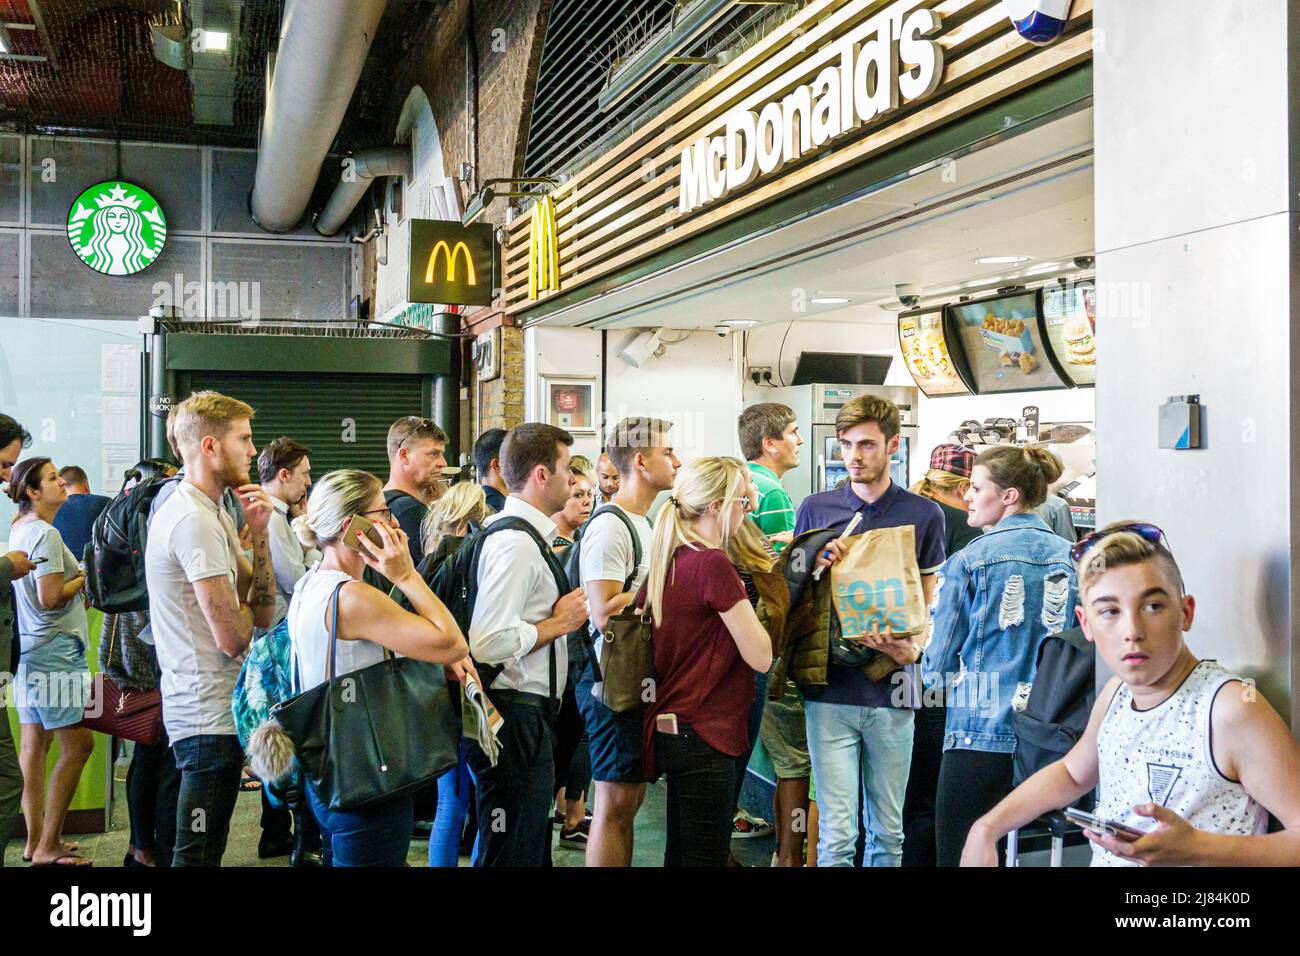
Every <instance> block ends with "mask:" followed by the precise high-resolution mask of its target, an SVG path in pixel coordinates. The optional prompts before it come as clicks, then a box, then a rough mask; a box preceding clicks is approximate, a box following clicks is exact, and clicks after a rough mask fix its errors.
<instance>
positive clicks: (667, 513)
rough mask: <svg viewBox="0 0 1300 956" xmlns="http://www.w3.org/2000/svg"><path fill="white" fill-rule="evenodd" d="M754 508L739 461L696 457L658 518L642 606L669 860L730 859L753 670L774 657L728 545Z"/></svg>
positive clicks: (718, 862)
mask: <svg viewBox="0 0 1300 956" xmlns="http://www.w3.org/2000/svg"><path fill="white" fill-rule="evenodd" d="M750 506H751V501H750V484H749V475H748V472H747V471H746V469H745V466H744V465H743V464H742V463H741V462H740V461H738V460H737V459H734V458H699V459H696V460H695V461H693V462H691V463H690V464H688V465H686V466H685V467H684V468H682V469H681V470H680V471H679V472H678V473H677V478H676V481H675V482H674V483H673V492H672V495H671V496H670V497H669V498H668V501H667V503H666V504H665V505H664V507H663V508H662V509H661V510H660V512H659V515H658V517H657V519H656V521H655V531H654V543H653V545H652V547H651V555H650V572H649V576H648V578H647V581H646V586H645V589H644V590H643V593H642V596H641V597H640V598H639V600H638V604H641V605H642V606H644V605H647V604H648V605H649V608H650V610H651V613H652V614H653V618H654V625H655V630H654V649H655V674H656V680H655V695H654V700H653V701H652V702H651V703H650V704H649V705H648V707H647V709H646V714H645V729H644V735H645V736H644V740H645V767H646V772H647V776H648V777H649V779H651V780H653V779H655V778H657V777H658V776H659V774H660V773H663V774H666V775H667V777H668V833H667V840H666V843H665V846H664V865H665V866H726V865H727V849H728V846H729V844H730V840H731V826H732V808H733V805H734V788H735V782H736V774H737V764H738V761H739V760H740V759H741V756H742V755H743V754H744V753H746V752H747V750H748V746H749V740H748V724H749V713H750V708H751V707H752V705H753V703H754V672H755V671H759V672H765V671H766V670H767V669H768V668H769V667H770V666H771V665H772V641H771V638H769V637H768V634H767V631H766V630H764V628H763V625H762V624H761V623H760V622H759V619H758V615H757V614H756V613H755V611H754V607H753V605H751V604H750V602H749V600H748V598H747V596H746V593H745V585H744V584H743V583H742V582H741V579H740V575H739V574H737V572H736V567H735V565H734V564H733V563H732V560H731V558H730V557H729V556H728V553H727V548H728V546H729V545H730V544H731V543H732V541H733V539H734V538H735V537H736V535H737V534H738V533H740V528H741V527H742V525H743V522H744V521H745V512H746V509H748V508H749V507H750Z"/></svg>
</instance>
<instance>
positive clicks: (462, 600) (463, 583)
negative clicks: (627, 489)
mask: <svg viewBox="0 0 1300 956" xmlns="http://www.w3.org/2000/svg"><path fill="white" fill-rule="evenodd" d="M509 530H514V531H523V532H526V533H527V534H528V536H529V537H531V538H532V539H533V540H534V541H535V542H536V543H537V547H538V549H539V550H540V551H541V552H542V556H543V558H545V559H546V563H547V565H548V566H549V567H550V569H551V573H552V574H553V575H554V576H555V586H556V587H557V588H558V589H559V593H560V597H564V595H565V594H567V593H568V592H569V590H570V588H569V586H568V581H567V580H566V579H565V576H564V568H563V567H561V565H560V562H559V561H558V560H557V559H556V558H555V556H554V555H553V554H552V552H551V545H550V543H549V542H547V541H544V540H542V536H541V535H540V534H538V533H537V529H536V528H534V527H533V526H532V525H531V524H529V523H528V522H527V521H525V520H524V519H523V518H520V517H516V516H515V515H507V516H505V517H502V518H498V519H497V520H496V521H493V522H492V523H490V524H488V525H485V526H484V527H483V528H481V529H480V530H478V531H475V532H474V533H473V534H471V535H469V536H468V537H466V538H463V539H458V540H457V541H456V542H455V543H453V542H451V541H449V540H444V542H443V545H446V546H445V547H444V546H442V545H440V546H439V548H438V550H437V551H435V552H434V553H433V554H430V555H425V557H424V560H422V561H421V562H420V565H419V567H418V568H416V571H417V572H418V573H419V575H420V577H422V578H424V581H425V583H426V584H428V585H429V590H431V591H432V592H433V593H434V594H436V595H437V596H438V600H440V601H442V603H443V604H445V605H446V606H447V610H448V611H450V612H451V616H452V617H454V618H455V619H456V623H457V624H458V625H460V629H461V631H462V632H463V633H464V634H465V636H466V637H467V638H468V636H469V625H470V621H472V620H473V618H474V602H475V601H476V600H477V599H478V559H479V554H480V553H481V552H482V550H483V542H485V541H486V540H487V539H488V538H489V537H490V536H491V535H493V534H495V533H496V532H498V531H509ZM394 590H395V589H394ZM390 593H391V592H390ZM392 597H393V598H394V599H395V600H397V601H398V603H399V604H400V605H401V606H402V607H403V608H404V609H406V610H408V611H413V610H414V608H412V606H411V603H410V601H408V600H407V599H406V596H405V595H402V594H401V593H400V592H398V593H394V594H392ZM474 667H475V669H476V670H477V671H478V673H479V676H480V677H481V678H483V687H484V689H486V688H488V687H491V686H492V682H493V681H494V680H496V678H497V675H498V674H500V673H501V670H502V666H501V665H500V664H483V663H480V662H479V661H477V660H475V661H474ZM555 685H556V680H555V647H554V642H552V646H551V686H552V687H554V686H555ZM551 696H552V697H554V696H555V695H554V694H552V695H551Z"/></svg>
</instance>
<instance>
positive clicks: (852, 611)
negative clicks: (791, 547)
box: [831, 525, 927, 680]
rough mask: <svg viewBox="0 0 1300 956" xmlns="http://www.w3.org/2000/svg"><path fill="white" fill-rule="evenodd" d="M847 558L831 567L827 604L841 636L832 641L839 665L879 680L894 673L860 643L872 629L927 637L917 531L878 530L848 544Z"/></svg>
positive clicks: (886, 661) (906, 527)
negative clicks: (832, 609)
mask: <svg viewBox="0 0 1300 956" xmlns="http://www.w3.org/2000/svg"><path fill="white" fill-rule="evenodd" d="M846 543H847V544H848V545H849V553H848V554H846V555H845V556H844V557H843V558H842V559H841V560H839V561H838V562H836V563H835V564H834V565H833V566H832V567H831V600H832V602H833V604H834V607H835V616H836V619H837V620H838V621H839V625H840V627H839V630H840V633H839V635H838V636H833V637H832V640H831V657H832V659H833V660H834V661H835V663H837V664H844V665H848V666H854V667H865V668H866V673H867V676H868V677H870V678H871V679H872V680H879V679H881V678H882V677H884V676H886V675H887V674H889V673H891V672H892V671H894V670H896V669H897V668H898V666H899V665H898V664H896V663H894V661H893V660H891V659H890V658H889V656H888V655H886V654H881V653H879V652H878V651H875V650H873V649H871V648H869V647H867V646H866V645H865V644H863V643H861V641H860V638H861V637H862V636H863V635H866V634H870V633H871V629H872V625H873V624H874V625H875V626H877V627H878V628H879V629H880V630H882V631H883V630H884V629H885V628H886V627H888V628H889V629H890V630H891V631H892V633H893V636H894V637H917V636H919V635H921V634H923V633H924V632H925V629H926V624H927V610H926V606H925V592H924V591H923V590H922V589H921V569H920V566H919V565H918V564H917V562H916V529H915V528H914V527H913V526H912V525H901V526H899V527H896V528H876V529H874V530H872V531H867V532H865V533H863V534H859V535H853V536H852V537H849V538H847V539H846Z"/></svg>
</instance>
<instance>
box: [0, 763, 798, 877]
mask: <svg viewBox="0 0 1300 956" xmlns="http://www.w3.org/2000/svg"><path fill="white" fill-rule="evenodd" d="M114 769H115V770H116V771H117V773H116V777H117V782H116V785H115V787H114V793H115V796H114V801H113V820H112V826H111V829H110V830H109V831H108V832H107V833H96V834H84V835H79V836H70V837H68V839H69V840H72V841H75V842H77V843H80V844H81V850H80V851H79V852H80V854H81V855H82V856H85V857H88V858H89V859H92V860H94V861H95V865H96V866H108V867H116V866H121V865H122V857H123V856H124V855H125V854H126V848H127V844H128V842H129V840H130V830H129V827H128V823H127V813H126V791H125V785H124V783H123V781H124V780H125V779H126V768H125V766H123V765H120V764H119V765H118V766H117V767H115V768H114ZM666 792H667V790H666V787H665V786H664V783H663V781H662V780H661V781H660V782H659V783H658V784H655V785H653V786H651V787H650V788H649V791H648V792H647V794H646V802H645V805H644V806H643V807H642V809H641V812H640V813H639V814H638V815H637V821H636V850H635V852H634V855H633V866H656V867H657V866H662V865H663V846H664V801H665V794H666ZM261 812H262V804H261V799H260V798H259V796H258V794H257V793H241V794H240V795H239V800H238V802H237V803H236V805H235V816H234V819H233V820H232V821H231V825H230V840H229V843H228V844H227V846H226V855H225V859H224V861H223V863H224V865H225V866H288V863H289V858H288V857H287V856H286V857H279V858H276V859H272V860H259V859H258V858H257V841H258V838H259V837H260V836H261V829H260V827H259V824H258V821H259V819H260V817H261ZM556 834H557V835H556V841H557V842H558V839H559V837H558V831H556ZM731 845H732V851H733V853H735V855H736V857H737V859H739V860H740V861H741V862H742V863H743V864H745V865H746V866H767V865H768V864H769V862H770V860H771V857H772V852H773V849H774V839H773V838H772V837H770V836H769V837H753V838H750V839H744V840H733V841H732V844H731ZM22 850H23V843H22V841H21V840H12V841H10V843H9V845H8V846H7V847H5V856H4V863H5V866H6V867H10V866H23V865H24V864H23V862H22ZM428 853H429V851H428V844H427V843H425V842H423V841H412V843H411V851H410V854H409V855H408V857H407V859H408V860H409V862H410V864H411V865H412V866H426V865H428ZM583 860H584V855H583V852H582V851H581V850H570V849H565V848H563V847H559V846H557V847H556V848H555V851H554V853H553V856H552V861H553V862H554V864H555V865H556V866H582V865H583ZM460 865H461V866H468V865H469V858H468V857H461V860H460Z"/></svg>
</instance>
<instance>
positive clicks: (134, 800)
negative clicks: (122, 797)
mask: <svg viewBox="0 0 1300 956" xmlns="http://www.w3.org/2000/svg"><path fill="white" fill-rule="evenodd" d="M180 790H181V772H180V770H178V769H177V767H176V755H175V754H173V753H172V748H171V744H170V743H169V742H168V740H167V735H166V733H164V734H163V737H162V739H161V740H160V741H158V743H156V744H141V743H137V744H136V745H135V748H134V749H133V750H132V752H131V766H130V767H129V768H128V769H127V771H126V810H127V815H128V816H129V817H130V819H131V845H132V846H133V847H135V848H136V849H137V850H152V851H153V854H154V859H155V860H156V861H157V864H158V866H171V865H172V848H173V846H174V845H175V843H176V798H177V797H178V796H179V794H180Z"/></svg>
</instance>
